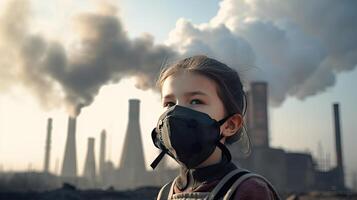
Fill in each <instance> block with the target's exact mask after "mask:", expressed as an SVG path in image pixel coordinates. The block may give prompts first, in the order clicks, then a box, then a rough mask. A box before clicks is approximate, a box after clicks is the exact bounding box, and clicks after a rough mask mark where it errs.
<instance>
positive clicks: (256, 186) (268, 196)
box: [174, 177, 274, 200]
mask: <svg viewBox="0 0 357 200" xmlns="http://www.w3.org/2000/svg"><path fill="white" fill-rule="evenodd" d="M218 182H219V180H217V181H212V182H210V183H203V184H202V185H200V186H198V187H196V188H194V189H193V190H192V188H191V189H188V190H186V191H185V192H209V191H211V190H213V188H214V187H215V186H216V185H217V184H218ZM181 192H182V191H181V190H180V189H179V188H178V187H177V186H176V185H175V187H174V193H175V194H177V193H181ZM233 196H234V198H232V200H273V199H274V193H273V191H272V190H271V189H270V188H269V186H268V185H267V183H265V182H264V181H263V180H261V179H259V178H254V177H252V178H248V179H247V180H245V181H243V182H242V183H241V184H240V185H239V186H238V188H237V190H236V192H235V194H234V195H233Z"/></svg>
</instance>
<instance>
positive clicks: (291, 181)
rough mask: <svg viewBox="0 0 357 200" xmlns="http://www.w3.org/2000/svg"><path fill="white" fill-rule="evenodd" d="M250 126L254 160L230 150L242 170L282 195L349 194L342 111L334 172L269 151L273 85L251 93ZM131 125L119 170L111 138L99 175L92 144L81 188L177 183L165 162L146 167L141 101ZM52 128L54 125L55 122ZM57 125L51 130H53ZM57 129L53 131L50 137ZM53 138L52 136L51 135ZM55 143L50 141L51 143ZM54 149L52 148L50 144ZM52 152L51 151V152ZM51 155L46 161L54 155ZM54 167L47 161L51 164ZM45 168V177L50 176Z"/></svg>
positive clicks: (134, 105)
mask: <svg viewBox="0 0 357 200" xmlns="http://www.w3.org/2000/svg"><path fill="white" fill-rule="evenodd" d="M247 94H248V96H247V100H248V108H247V115H246V120H247V125H248V132H249V134H250V137H251V144H252V152H251V154H250V156H248V157H246V158H243V157H241V156H239V155H240V154H239V147H238V146H237V145H231V146H229V148H230V150H231V153H232V159H233V162H235V163H236V164H237V165H239V166H241V167H244V168H247V169H249V170H251V171H253V172H257V173H259V174H262V175H263V176H265V177H267V179H268V180H270V181H271V182H272V183H273V184H274V185H275V186H276V187H277V189H278V190H279V191H283V192H304V191H309V190H313V189H319V190H331V189H338V190H344V189H345V186H344V172H343V159H342V144H341V131H340V122H339V121H340V119H339V106H338V104H334V106H333V108H334V119H335V136H336V138H335V141H336V153H337V166H336V168H334V169H332V170H330V171H319V169H317V166H316V162H315V161H314V158H313V157H312V156H311V155H310V154H306V153H300V152H286V151H285V150H284V149H276V148H272V147H271V146H270V145H269V126H268V125H269V123H268V116H269V115H268V98H267V97H268V85H267V83H265V82H253V83H251V85H250V90H249V92H247ZM128 119H129V120H128V125H127V130H126V135H125V138H124V147H123V151H122V156H121V160H120V161H119V163H118V165H117V166H118V167H116V165H115V164H113V163H112V162H111V161H107V160H106V159H105V144H106V134H107V133H106V132H105V131H104V130H103V132H102V133H101V136H100V138H101V139H100V140H101V142H100V145H101V146H100V154H99V155H100V158H99V170H98V173H96V166H95V157H94V155H95V154H94V138H90V139H89V140H88V151H87V157H86V162H85V168H84V175H83V177H81V179H80V180H79V179H77V180H76V182H75V183H77V184H82V185H85V186H86V187H103V186H113V187H114V188H116V189H122V190H123V189H134V188H138V187H143V186H161V185H163V184H164V183H166V182H168V181H169V180H172V179H173V178H174V177H175V176H176V175H177V174H178V169H170V168H168V167H167V166H166V165H165V162H162V163H160V164H159V166H158V168H157V169H156V170H154V171H148V170H146V167H145V158H144V152H143V144H142V139H141V132H140V121H139V119H140V101H139V100H137V99H131V100H129V113H128ZM49 123H52V122H50V121H49ZM50 126H51V125H49V127H50ZM50 129H51V128H49V129H48V130H49V131H50ZM75 133H76V118H72V117H70V118H69V119H68V133H67V143H66V147H65V153H64V159H63V166H62V173H61V176H62V178H63V180H66V181H68V180H71V179H73V178H74V177H77V176H78V175H77V164H76V163H77V160H76V158H77V157H76V140H75V139H76V138H75ZM48 135H50V134H48ZM47 141H49V139H48V140H47ZM47 143H48V144H47V146H49V142H47ZM46 149H48V151H49V147H48V148H46ZM47 154H48V153H46V160H48V159H49V155H47ZM47 162H48V161H45V163H47ZM46 166H48V164H47V165H46V164H45V171H46V169H47V170H48V167H46Z"/></svg>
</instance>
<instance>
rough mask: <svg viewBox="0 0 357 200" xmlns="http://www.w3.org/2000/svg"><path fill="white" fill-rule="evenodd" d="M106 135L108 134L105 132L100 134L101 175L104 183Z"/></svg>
mask: <svg viewBox="0 0 357 200" xmlns="http://www.w3.org/2000/svg"><path fill="white" fill-rule="evenodd" d="M106 135H107V133H106V131H105V130H103V131H102V133H101V134H100V153H99V174H100V178H101V179H102V181H103V178H104V166H105V148H106Z"/></svg>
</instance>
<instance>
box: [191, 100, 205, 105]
mask: <svg viewBox="0 0 357 200" xmlns="http://www.w3.org/2000/svg"><path fill="white" fill-rule="evenodd" d="M190 103H191V104H192V105H196V104H203V102H202V101H201V100H199V99H192V100H191V102H190Z"/></svg>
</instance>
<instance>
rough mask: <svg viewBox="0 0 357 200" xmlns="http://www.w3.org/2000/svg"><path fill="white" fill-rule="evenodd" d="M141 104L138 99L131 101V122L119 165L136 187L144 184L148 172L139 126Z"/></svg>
mask: <svg viewBox="0 0 357 200" xmlns="http://www.w3.org/2000/svg"><path fill="white" fill-rule="evenodd" d="M139 104H140V101H139V100H138V99H130V100H129V121H128V127H127V131H126V136H125V140H124V147H123V152H122V157H121V161H120V165H119V166H120V170H121V171H122V172H123V174H125V175H126V176H127V179H126V180H127V182H128V184H133V186H134V187H135V186H136V184H140V183H142V178H143V176H144V174H143V173H145V172H146V167H145V160H144V151H143V144H142V141H141V131H140V124H139V108H140V107H139ZM129 187H130V186H129Z"/></svg>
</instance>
